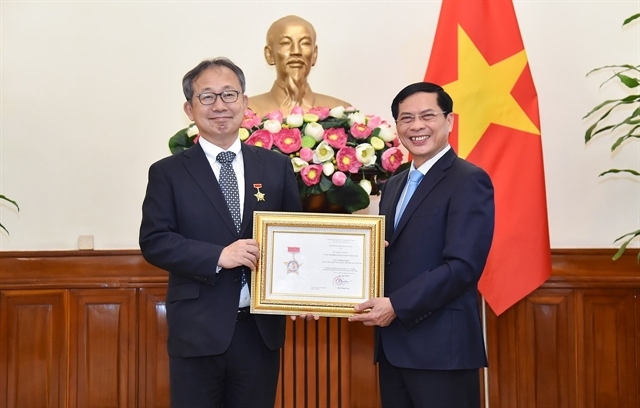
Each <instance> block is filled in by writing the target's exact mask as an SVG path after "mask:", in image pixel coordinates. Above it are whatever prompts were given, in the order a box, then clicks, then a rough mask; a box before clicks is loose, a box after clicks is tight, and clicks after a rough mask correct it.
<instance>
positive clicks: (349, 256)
mask: <svg viewBox="0 0 640 408" xmlns="http://www.w3.org/2000/svg"><path fill="white" fill-rule="evenodd" d="M253 237H254V239H255V240H256V241H258V245H259V247H260V259H259V261H258V264H257V267H256V269H255V270H254V271H253V272H252V274H251V278H252V279H251V313H258V314H284V315H299V314H303V313H312V314H314V315H317V316H324V317H348V316H352V315H354V314H355V311H354V310H353V307H354V306H355V305H357V304H359V303H362V302H364V301H365V300H368V299H371V298H374V297H380V296H382V295H383V293H384V216H381V215H363V214H325V213H288V212H267V211H256V212H254V215H253Z"/></svg>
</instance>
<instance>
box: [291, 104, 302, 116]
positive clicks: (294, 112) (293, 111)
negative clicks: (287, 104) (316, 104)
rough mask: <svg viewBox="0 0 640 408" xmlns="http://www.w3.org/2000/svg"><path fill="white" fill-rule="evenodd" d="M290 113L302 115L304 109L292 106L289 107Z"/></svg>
mask: <svg viewBox="0 0 640 408" xmlns="http://www.w3.org/2000/svg"><path fill="white" fill-rule="evenodd" d="M291 114H292V115H301V116H302V115H304V110H302V108H301V107H299V106H297V105H296V106H294V107H293V109H291Z"/></svg>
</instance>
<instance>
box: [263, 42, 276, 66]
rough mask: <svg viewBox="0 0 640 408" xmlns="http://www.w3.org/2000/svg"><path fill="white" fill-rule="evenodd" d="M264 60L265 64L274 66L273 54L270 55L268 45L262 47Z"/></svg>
mask: <svg viewBox="0 0 640 408" xmlns="http://www.w3.org/2000/svg"><path fill="white" fill-rule="evenodd" d="M264 59H266V60H267V64H269V65H276V61H275V60H274V59H273V54H272V53H271V47H269V46H268V45H265V46H264Z"/></svg>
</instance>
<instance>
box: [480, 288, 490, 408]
mask: <svg viewBox="0 0 640 408" xmlns="http://www.w3.org/2000/svg"><path fill="white" fill-rule="evenodd" d="M482 337H483V339H484V351H485V353H486V354H487V360H488V359H489V349H488V348H487V302H485V300H484V296H482ZM483 375H484V408H489V367H484V368H483Z"/></svg>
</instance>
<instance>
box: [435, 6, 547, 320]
mask: <svg viewBox="0 0 640 408" xmlns="http://www.w3.org/2000/svg"><path fill="white" fill-rule="evenodd" d="M425 81H428V82H434V83H436V84H438V85H441V86H443V87H444V89H445V90H446V91H447V93H449V95H451V97H452V98H453V111H454V113H455V122H454V129H453V131H452V133H451V135H450V136H449V142H450V143H451V146H452V147H453V148H454V149H455V150H456V152H457V153H458V156H460V157H461V158H463V159H466V160H468V161H470V162H472V163H474V164H476V165H478V166H480V167H482V168H483V169H484V170H485V171H487V173H489V175H490V176H491V179H492V181H493V184H494V188H495V204H496V225H495V234H494V238H493V245H492V247H491V251H490V253H489V259H488V260H487V265H486V267H485V270H484V273H483V274H482V277H481V279H480V283H479V290H480V293H482V295H483V296H484V298H485V300H486V302H487V303H488V304H489V306H490V307H491V309H492V310H493V311H494V312H495V313H496V314H497V315H500V314H501V313H502V312H504V311H505V310H506V309H508V308H509V307H511V306H512V305H514V304H515V303H517V302H518V301H519V300H521V299H522V298H524V297H525V296H527V295H528V294H529V293H531V292H532V291H533V290H535V289H536V288H537V287H538V286H540V285H541V284H542V283H544V282H545V281H546V280H547V278H548V277H549V276H550V275H551V251H550V246H549V228H548V222H547V206H546V194H545V185H544V171H543V161H542V141H541V137H540V118H539V115H538V97H537V95H536V90H535V87H534V85H533V79H532V77H531V71H530V69H529V62H528V60H527V54H526V52H525V50H524V44H523V42H522V37H521V36H520V29H519V28H518V21H517V19H516V14H515V10H514V8H513V3H512V2H511V0H468V1H461V0H443V1H442V8H441V10H440V18H439V20H438V27H437V30H436V35H435V38H434V41H433V49H432V51H431V57H430V59H429V66H428V68H427V73H426V75H425Z"/></svg>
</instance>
